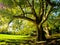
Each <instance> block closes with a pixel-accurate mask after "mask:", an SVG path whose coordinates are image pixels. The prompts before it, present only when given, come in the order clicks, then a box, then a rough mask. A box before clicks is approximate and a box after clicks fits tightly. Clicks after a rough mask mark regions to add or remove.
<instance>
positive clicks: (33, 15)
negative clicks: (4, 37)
mask: <svg viewBox="0 0 60 45" xmlns="http://www.w3.org/2000/svg"><path fill="white" fill-rule="evenodd" d="M1 2H3V4H4V5H6V6H7V7H9V8H13V6H15V7H16V6H18V7H19V10H20V11H21V12H19V13H20V14H19V15H18V14H16V15H13V19H15V18H21V19H25V20H28V21H31V22H33V23H34V24H35V25H36V27H37V32H38V34H37V39H38V41H40V40H45V39H46V38H45V34H44V30H43V27H42V25H43V23H44V22H45V21H46V20H47V18H48V16H49V15H50V13H51V11H52V9H53V7H54V6H55V5H56V4H55V3H53V2H51V1H50V0H1ZM11 21H12V20H11ZM11 21H10V22H11ZM10 22H9V23H10Z"/></svg>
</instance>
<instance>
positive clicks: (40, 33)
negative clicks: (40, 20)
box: [37, 25, 46, 41]
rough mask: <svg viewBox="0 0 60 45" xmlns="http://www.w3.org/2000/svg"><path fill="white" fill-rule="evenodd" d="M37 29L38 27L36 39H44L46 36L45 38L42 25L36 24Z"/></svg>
mask: <svg viewBox="0 0 60 45" xmlns="http://www.w3.org/2000/svg"><path fill="white" fill-rule="evenodd" d="M37 29H38V32H37V33H38V35H37V40H38V41H41V40H46V38H45V32H44V31H43V27H42V25H40V26H38V25H37Z"/></svg>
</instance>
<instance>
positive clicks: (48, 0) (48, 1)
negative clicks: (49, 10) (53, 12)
mask: <svg viewBox="0 0 60 45" xmlns="http://www.w3.org/2000/svg"><path fill="white" fill-rule="evenodd" d="M46 2H47V3H48V4H50V5H51V6H56V5H55V4H54V3H51V2H50V0H46Z"/></svg>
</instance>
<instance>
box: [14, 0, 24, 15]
mask: <svg viewBox="0 0 60 45" xmlns="http://www.w3.org/2000/svg"><path fill="white" fill-rule="evenodd" d="M14 2H15V3H16V4H17V5H18V6H19V7H20V9H21V11H22V12H23V14H24V10H23V8H22V7H21V5H20V4H19V3H17V2H16V0H14Z"/></svg>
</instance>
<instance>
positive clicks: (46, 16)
mask: <svg viewBox="0 0 60 45" xmlns="http://www.w3.org/2000/svg"><path fill="white" fill-rule="evenodd" d="M51 11H52V7H51V6H50V7H49V9H48V11H47V13H46V15H45V17H43V18H44V20H42V22H41V24H43V23H44V22H45V21H46V20H47V18H48V16H49V14H50V12H51Z"/></svg>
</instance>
